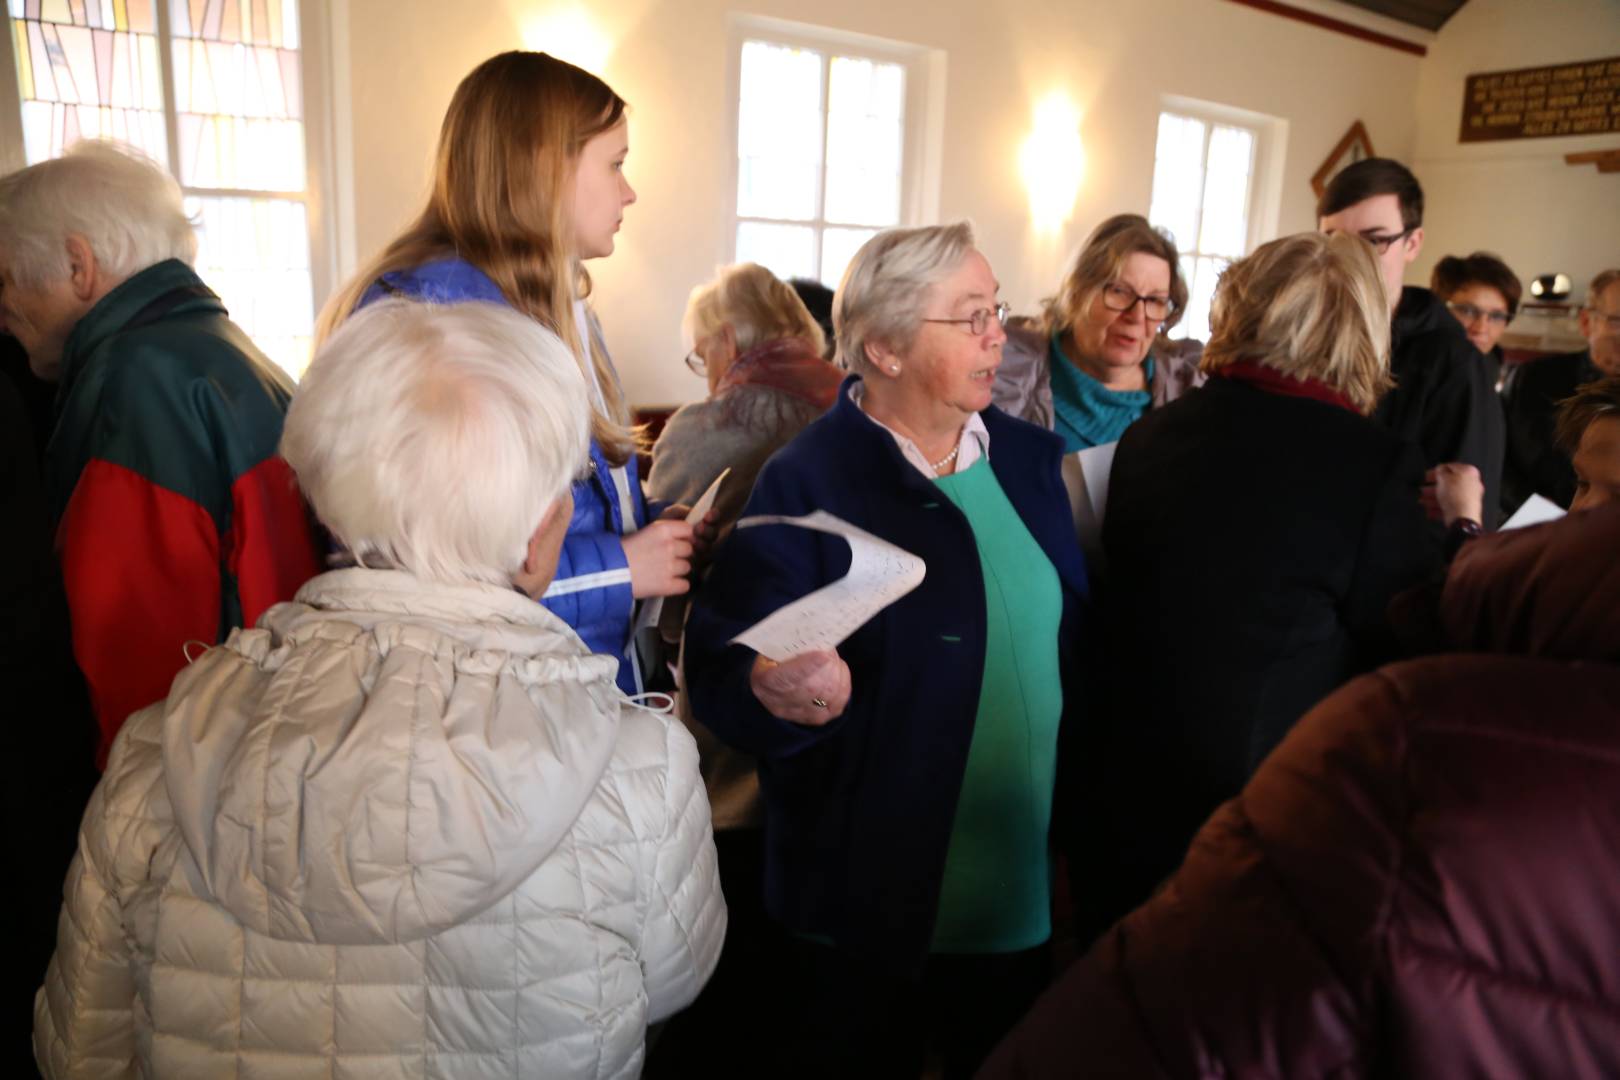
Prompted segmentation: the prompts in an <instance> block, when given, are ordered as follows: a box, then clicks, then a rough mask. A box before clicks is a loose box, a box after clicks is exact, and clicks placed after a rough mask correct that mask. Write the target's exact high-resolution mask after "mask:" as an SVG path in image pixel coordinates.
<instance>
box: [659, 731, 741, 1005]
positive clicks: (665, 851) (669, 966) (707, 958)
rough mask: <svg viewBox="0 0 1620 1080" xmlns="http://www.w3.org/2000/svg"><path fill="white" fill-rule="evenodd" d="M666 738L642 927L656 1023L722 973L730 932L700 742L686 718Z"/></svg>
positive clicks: (689, 1001)
mask: <svg viewBox="0 0 1620 1080" xmlns="http://www.w3.org/2000/svg"><path fill="white" fill-rule="evenodd" d="M665 739H666V745H667V747H668V773H667V775H666V777H665V784H664V790H665V793H666V794H665V817H664V823H665V824H664V830H663V833H662V835H660V836H659V837H658V838H657V840H656V841H655V846H654V847H653V849H652V850H651V851H650V852H649V857H650V862H651V867H650V875H649V876H650V879H651V881H650V884H649V886H648V888H649V893H648V899H647V907H646V914H645V916H644V917H643V920H642V928H641V968H642V972H643V978H644V979H645V986H646V990H647V1019H648V1021H649V1022H653V1023H656V1022H657V1021H659V1020H662V1019H664V1018H665V1017H667V1016H670V1015H672V1014H673V1013H676V1012H678V1011H680V1010H681V1009H684V1008H685V1007H686V1006H688V1005H690V1004H691V1003H692V1001H693V999H695V998H696V997H697V995H698V991H699V990H701V989H703V984H704V983H706V982H708V981H709V976H710V975H712V974H713V973H714V966H715V964H716V963H718V962H719V960H720V946H721V945H722V944H723V943H724V941H725V937H726V902H725V898H724V897H723V896H722V895H721V892H720V866H719V862H718V860H717V859H716V857H715V851H714V832H713V830H712V829H711V828H710V825H709V797H708V795H707V794H706V793H705V792H704V790H703V777H702V774H701V773H699V771H698V752H697V744H696V743H695V742H693V741H692V736H691V734H690V733H689V732H688V731H687V730H686V729H685V728H684V727H682V726H681V725H680V724H678V723H671V724H668V725H666V734H665Z"/></svg>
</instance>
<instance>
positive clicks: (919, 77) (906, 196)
mask: <svg viewBox="0 0 1620 1080" xmlns="http://www.w3.org/2000/svg"><path fill="white" fill-rule="evenodd" d="M728 36H729V41H728V45H727V48H728V50H729V51H728V57H729V63H728V70H727V83H726V102H727V111H728V114H729V124H728V127H727V132H728V136H729V138H728V142H727V153H728V154H729V155H730V158H731V169H730V180H731V187H730V190H729V192H728V198H727V201H726V210H727V213H726V218H725V229H726V237H725V244H724V247H723V248H722V250H724V251H726V252H728V253H729V254H730V261H732V262H735V261H736V259H737V229H738V226H740V225H741V224H743V223H744V222H747V221H757V222H761V223H763V224H771V225H794V226H800V227H809V228H811V229H812V230H813V231H814V234H815V245H814V251H815V275H816V277H817V279H818V280H820V277H821V257H822V236H823V233H824V232H825V230H827V229H829V228H833V229H872V228H878V229H882V228H892V227H893V226H873V225H867V224H861V223H856V222H843V221H829V220H827V218H826V191H827V98H828V93H829V89H830V87H829V82H830V80H829V77H828V76H829V72H830V67H831V63H832V57H833V55H835V54H836V55H839V56H846V57H851V58H855V59H863V60H872V61H874V62H877V63H888V64H899V65H900V66H901V67H902V68H904V69H905V84H906V85H905V117H904V119H903V121H902V124H901V130H902V132H903V134H902V137H901V138H902V142H901V147H900V220H899V221H898V222H896V223H895V224H896V225H917V224H921V223H923V222H928V221H935V220H937V219H938V217H939V186H940V173H941V162H942V160H943V158H944V141H945V53H944V52H943V51H942V50H938V49H930V48H926V47H924V46H921V45H911V44H907V43H905V42H900V41H891V40H889V39H888V38H880V37H874V36H872V35H870V34H858V33H853V32H850V31H844V30H834V29H829V28H826V27H820V26H811V25H809V24H807V23H800V22H792V21H790V20H787V19H776V18H771V17H768V16H763V15H743V14H736V13H733V14H732V15H731V18H730V27H729V35H728ZM749 41H763V42H766V43H768V44H771V45H780V46H786V47H788V48H799V49H810V50H813V51H815V52H818V53H820V54H821V144H822V145H821V174H820V176H818V177H817V178H816V216H815V217H814V218H811V219H809V220H803V221H795V220H790V219H788V218H761V217H752V216H744V215H741V214H738V213H737V191H738V185H739V183H740V172H741V168H742V165H741V159H740V157H739V156H738V153H737V150H738V147H737V140H738V137H739V135H740V133H741V130H740V129H741V126H742V50H743V45H744V43H745V42H749ZM827 284H828V285H829V287H836V286H837V284H838V283H837V282H836V281H834V282H827Z"/></svg>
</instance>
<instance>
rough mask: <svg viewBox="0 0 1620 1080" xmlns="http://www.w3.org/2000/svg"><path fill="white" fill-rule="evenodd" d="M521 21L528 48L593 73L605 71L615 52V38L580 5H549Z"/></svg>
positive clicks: (598, 73)
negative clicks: (609, 35) (548, 54)
mask: <svg viewBox="0 0 1620 1080" xmlns="http://www.w3.org/2000/svg"><path fill="white" fill-rule="evenodd" d="M520 25H521V27H522V33H523V45H524V47H525V48H527V49H533V50H534V51H536V52H545V53H550V54H551V55H552V56H555V57H556V58H557V59H559V60H566V61H568V62H569V63H570V64H573V65H574V66H575V67H580V68H584V69H585V70H586V71H589V72H590V73H591V74H593V75H597V76H600V75H601V74H602V69H603V67H604V66H605V65H606V64H607V59H608V57H609V56H611V55H612V53H613V39H612V38H610V37H608V36H607V34H605V33H603V31H602V29H601V28H600V27H599V26H598V25H597V24H596V23H595V22H593V21H592V19H591V17H590V15H588V14H587V13H586V12H585V9H584V8H581V7H577V6H573V5H569V6H562V5H556V6H553V5H547V6H546V8H545V10H544V11H543V12H540V13H537V14H533V15H529V16H526V17H523V18H522V19H521V22H520Z"/></svg>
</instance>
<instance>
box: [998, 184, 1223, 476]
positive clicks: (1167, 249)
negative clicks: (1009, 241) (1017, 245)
mask: <svg viewBox="0 0 1620 1080" xmlns="http://www.w3.org/2000/svg"><path fill="white" fill-rule="evenodd" d="M1186 306H1187V283H1186V281H1185V280H1184V279H1183V278H1182V276H1181V259H1180V256H1179V255H1178V253H1177V251H1176V245H1175V242H1174V241H1173V240H1171V239H1170V237H1169V236H1168V235H1166V234H1165V233H1163V232H1160V231H1159V230H1158V229H1155V228H1154V227H1153V226H1152V225H1150V224H1148V221H1147V219H1146V218H1144V217H1142V216H1141V215H1139V214H1116V215H1114V216H1113V217H1111V218H1109V219H1108V220H1106V221H1104V222H1103V223H1102V224H1101V225H1098V226H1097V227H1096V229H1094V230H1092V233H1091V235H1090V236H1088V237H1087V238H1086V243H1085V246H1084V247H1082V248H1081V249H1080V253H1079V255H1077V256H1076V257H1075V261H1074V268H1073V269H1071V270H1070V271H1069V275H1068V277H1066V278H1065V279H1064V281H1063V286H1062V288H1061V289H1060V290H1059V292H1058V295H1057V296H1055V297H1053V298H1052V299H1050V300H1048V301H1047V302H1046V311H1045V313H1044V316H1043V318H1042V319H1041V320H1040V322H1039V323H1037V324H1036V325H1035V326H1034V327H1032V328H1027V329H1024V328H1019V329H1009V330H1008V331H1007V346H1006V348H1005V349H1004V350H1003V357H1004V358H1003V362H1002V365H1001V370H1000V371H999V372H997V374H996V388H995V399H996V405H997V406H999V407H1000V408H1002V409H1003V410H1005V411H1007V412H1009V413H1011V414H1012V415H1014V416H1016V417H1019V418H1020V419H1023V420H1028V421H1029V422H1030V423H1032V424H1040V425H1041V426H1042V427H1048V428H1052V429H1053V430H1055V431H1056V432H1057V433H1058V434H1059V435H1061V436H1063V443H1064V451H1065V452H1072V451H1075V450H1084V449H1086V448H1088V447H1092V446H1101V445H1103V444H1105V443H1111V442H1114V441H1115V440H1117V439H1118V438H1119V437H1120V435H1121V434H1123V433H1124V431H1125V429H1126V428H1127V427H1129V426H1130V425H1131V424H1132V423H1134V422H1136V420H1138V419H1139V418H1141V416H1142V415H1143V414H1144V413H1146V412H1147V411H1148V410H1149V409H1156V408H1159V407H1160V406H1162V405H1164V404H1165V403H1167V402H1170V401H1174V400H1175V399H1176V398H1178V397H1180V396H1181V395H1182V394H1184V393H1186V392H1187V391H1188V390H1190V389H1191V388H1192V387H1194V386H1197V385H1198V384H1199V383H1200V382H1202V381H1203V378H1202V376H1200V375H1199V373H1198V369H1197V366H1196V363H1195V362H1194V361H1193V360H1190V359H1188V358H1186V357H1185V356H1184V355H1182V354H1181V353H1180V352H1178V351H1176V350H1175V349H1173V348H1172V347H1170V343H1169V342H1168V341H1167V340H1166V339H1165V337H1164V335H1165V334H1166V333H1168V332H1169V330H1170V328H1171V327H1173V326H1175V325H1176V323H1177V322H1179V321H1180V319H1181V316H1182V313H1183V311H1184V310H1185V308H1186Z"/></svg>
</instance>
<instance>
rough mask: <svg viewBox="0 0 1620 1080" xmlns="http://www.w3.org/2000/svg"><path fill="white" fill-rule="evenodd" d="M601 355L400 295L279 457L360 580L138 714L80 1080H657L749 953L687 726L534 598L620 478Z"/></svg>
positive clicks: (337, 361)
mask: <svg viewBox="0 0 1620 1080" xmlns="http://www.w3.org/2000/svg"><path fill="white" fill-rule="evenodd" d="M588 400H589V391H588V390H587V387H586V384H585V381H584V379H583V378H582V377H581V375H580V371H579V367H578V365H577V363H576V362H575V359H574V356H573V354H572V352H571V350H570V349H569V348H568V347H567V346H566V345H564V344H563V343H562V342H561V341H560V340H558V339H557V337H556V336H555V335H553V334H551V333H550V332H549V331H546V330H544V329H542V328H541V327H539V326H537V325H536V324H535V323H534V321H533V320H531V319H529V318H526V317H524V316H521V315H518V314H516V313H515V312H513V311H512V310H510V308H508V307H506V306H505V305H493V304H462V305H457V306H454V307H444V308H441V307H437V306H434V305H427V304H417V303H406V302H403V301H386V302H383V303H379V304H376V305H373V306H372V307H369V308H367V309H366V310H365V311H363V312H360V313H359V314H357V315H355V316H354V317H353V318H352V319H349V320H348V321H346V322H345V323H344V325H343V326H342V327H341V328H339V329H338V330H337V331H336V332H335V333H333V334H332V336H331V337H330V338H329V339H328V340H327V342H326V344H325V345H324V346H323V347H322V348H321V349H320V350H319V351H318V352H317V354H316V356H315V359H314V362H313V363H312V364H311V365H310V368H309V372H308V373H307V374H306V375H305V377H304V380H303V383H302V384H301V386H300V387H299V390H298V393H297V395H296V396H295V397H294V398H293V402H292V407H291V409H290V411H289V412H288V415H287V423H286V428H285V432H284V435H283V441H282V451H283V453H284V454H285V456H286V459H287V462H288V463H289V464H290V465H291V466H292V468H293V470H294V472H295V473H296V474H297V477H298V482H299V485H300V486H301V487H302V489H303V491H304V492H305V494H306V495H307V496H308V498H309V501H310V503H311V505H312V506H313V507H314V509H315V512H316V513H317V514H318V515H319V517H320V519H321V521H322V522H323V523H324V524H325V525H326V527H327V528H328V529H330V530H331V531H332V534H333V535H334V536H335V537H336V538H337V540H338V541H339V542H340V543H342V545H343V546H344V548H345V549H346V550H347V551H348V552H349V553H350V554H351V555H352V556H353V557H354V559H355V561H356V562H357V564H358V565H356V566H354V567H351V568H347V569H340V570H334V571H330V572H328V573H325V574H322V575H320V576H318V577H316V578H314V579H312V580H311V581H309V582H308V583H307V584H306V585H305V586H304V587H303V588H302V589H301V590H299V592H298V595H297V598H296V599H295V600H294V601H292V602H290V603H286V604H280V605H277V606H276V607H274V608H272V609H270V611H269V612H268V613H267V614H266V615H265V616H264V618H263V619H262V620H260V623H259V625H258V627H257V628H256V629H252V630H237V631H235V632H234V633H232V635H231V636H230V638H229V639H228V640H227V641H226V642H225V643H224V644H223V645H220V646H218V647H215V648H212V649H209V650H208V651H206V652H205V653H203V654H202V655H201V656H199V657H198V658H197V659H196V660H195V661H194V662H193V663H192V664H191V666H190V667H189V668H187V669H186V670H185V671H183V672H182V673H181V674H180V676H179V678H177V679H176V680H175V682H174V685H173V687H172V689H171V690H170V692H169V696H168V699H167V700H166V701H164V702H160V703H159V704H157V705H154V706H152V707H150V708H148V709H145V710H143V711H142V712H140V713H137V714H136V715H135V716H133V717H131V718H130V720H129V722H128V723H127V724H125V725H124V728H123V731H122V732H121V734H120V735H119V738H118V740H117V742H116V743H115V744H114V746H113V752H112V759H111V761H110V763H109V764H108V767H107V773H106V776H105V777H104V778H103V780H102V782H101V785H100V787H99V788H98V789H97V791H96V794H95V796H94V798H93V799H92V800H91V803H90V807H89V810H88V811H87V812H86V814H85V817H84V824H83V828H82V831H81V834H80V843H79V853H78V855H77V857H76V858H75V860H74V863H73V866H72V869H71V870H70V871H69V875H68V885H67V890H66V895H67V909H66V911H65V912H64V914H63V917H62V919H61V921H60V926H61V936H60V940H59V942H58V945H57V952H56V957H55V959H54V960H53V961H52V963H51V967H50V970H49V972H48V974H47V976H46V981H45V989H44V992H43V993H42V994H41V995H40V996H39V998H38V1004H37V1005H36V1010H35V1034H34V1046H35V1053H36V1056H37V1059H38V1061H39V1065H40V1068H41V1070H42V1071H43V1072H44V1074H45V1075H46V1076H48V1077H65V1076H87V1075H108V1076H113V1075H116V1076H125V1075H135V1074H139V1075H142V1076H228V1075H240V1074H243V1073H259V1074H268V1073H274V1074H275V1075H278V1076H309V1077H326V1076H334V1075H353V1074H356V1073H366V1074H372V1075H388V1076H473V1075H477V1076H494V1075H501V1076H559V1077H561V1076H595V1077H624V1078H629V1077H634V1076H637V1075H639V1073H640V1071H641V1062H642V1057H643V1041H644V1037H645V1032H646V1025H647V1023H648V1022H649V1021H655V1020H659V1019H662V1018H663V1017H665V1016H668V1015H669V1014H671V1013H673V1012H674V1011H676V1010H677V1009H680V1008H681V1007H682V1006H684V1005H685V1004H687V1003H688V1002H690V1001H691V1000H692V999H693V998H694V997H695V996H696V995H697V992H698V990H699V988H700V987H701V986H702V985H703V982H704V980H705V979H706V978H707V977H708V974H709V972H710V971H711V970H712V969H713V966H714V963H715V960H716V957H717V956H718V954H719V951H720V943H721V939H722V938H723V936H724V934H725V921H726V920H725V905H724V902H723V900H722V899H721V894H720V890H719V882H718V879H717V871H716V866H715V855H714V847H713V843H712V841H711V838H710V834H709V814H708V802H707V800H706V799H705V797H704V793H703V787H702V784H701V781H700V779H699V776H698V769H697V752H696V749H695V747H694V746H693V743H692V738H691V736H689V735H688V734H687V733H686V731H685V730H684V729H682V728H681V726H680V725H679V724H672V723H670V722H669V721H668V720H667V719H666V718H664V717H662V716H659V715H657V714H655V713H653V712H652V711H651V710H648V709H644V708H641V707H639V706H636V705H633V704H631V703H629V702H628V701H627V700H626V699H625V698H624V696H623V695H622V694H620V693H619V691H618V689H617V687H616V686H615V685H614V663H613V661H612V660H611V659H609V658H607V657H603V656H596V655H592V654H591V653H590V651H589V650H588V649H587V648H586V647H585V645H584V644H583V643H582V642H581V641H580V639H579V637H578V636H577V635H575V634H574V633H572V632H571V631H570V630H569V628H568V627H567V626H566V625H565V624H564V623H563V622H562V620H560V619H559V618H557V616H555V615H553V614H552V613H551V612H549V611H547V610H546V609H545V608H544V607H542V606H540V605H538V604H536V603H534V602H533V598H535V597H538V596H540V595H542V594H543V593H544V591H545V589H546V587H547V585H548V584H549V583H550V581H551V578H552V574H553V572H554V570H555V568H556V565H557V559H558V551H559V549H560V548H561V545H562V543H563V540H564V533H565V530H566V529H567V525H568V521H569V518H570V516H571V512H572V496H571V494H570V488H571V485H572V481H573V478H574V476H575V474H576V473H577V472H578V470H579V468H580V467H581V466H582V465H583V464H584V462H585V461H586V456H587V453H588V447H589V439H588V434H587V431H588V421H589V416H590V412H589V407H588Z"/></svg>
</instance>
